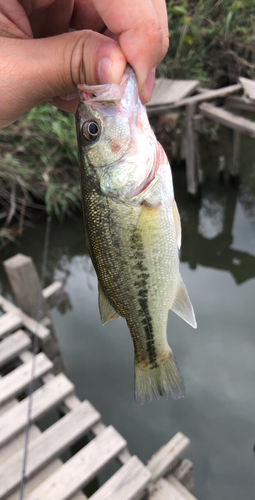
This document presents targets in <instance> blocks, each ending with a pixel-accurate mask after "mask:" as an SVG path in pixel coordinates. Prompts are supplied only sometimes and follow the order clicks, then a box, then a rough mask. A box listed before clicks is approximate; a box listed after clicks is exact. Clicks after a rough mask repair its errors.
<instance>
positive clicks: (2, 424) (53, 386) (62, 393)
mask: <svg viewBox="0 0 255 500" xmlns="http://www.w3.org/2000/svg"><path fill="white" fill-rule="evenodd" d="M73 390H74V386H73V384H72V383H71V382H70V380H68V379H67V378H66V377H65V375H63V374H62V373H60V374H59V375H57V376H56V377H54V379H52V380H51V381H50V382H48V383H47V384H45V385H44V386H43V387H40V389H37V391H35V392H34V393H33V406H32V415H31V421H32V422H34V421H35V420H36V419H38V418H39V417H42V416H43V415H44V414H45V413H46V412H47V411H49V410H51V409H52V408H53V407H55V406H57V405H58V404H59V403H60V402H61V401H62V400H63V399H64V398H65V397H67V396H68V395H69V394H70V393H71V392H72V391H73ZM27 410H28V398H26V399H24V400H23V401H21V402H20V403H19V404H17V405H15V406H14V407H13V408H11V409H10V410H9V411H7V412H5V413H4V414H3V415H2V416H1V417H0V446H2V445H3V444H4V443H6V442H7V441H9V440H10V439H12V438H13V437H14V436H15V435H16V434H18V433H19V432H21V431H22V430H23V429H25V426H26V422H27Z"/></svg>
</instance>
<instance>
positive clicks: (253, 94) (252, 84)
mask: <svg viewBox="0 0 255 500" xmlns="http://www.w3.org/2000/svg"><path fill="white" fill-rule="evenodd" d="M238 80H239V82H240V83H241V85H242V87H243V90H244V94H245V95H247V96H248V97H249V99H252V100H253V101H254V100H255V81H254V80H249V78H244V77H243V76H240V78H238Z"/></svg>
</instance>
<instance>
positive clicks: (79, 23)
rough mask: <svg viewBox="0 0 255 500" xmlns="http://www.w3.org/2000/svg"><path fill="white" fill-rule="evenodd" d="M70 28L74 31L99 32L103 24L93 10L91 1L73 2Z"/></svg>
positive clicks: (80, 0)
mask: <svg viewBox="0 0 255 500" xmlns="http://www.w3.org/2000/svg"><path fill="white" fill-rule="evenodd" d="M70 26H71V28H73V29H75V30H85V29H91V30H93V31H97V32H101V31H102V30H103V29H104V27H105V23H104V21H103V20H102V19H101V17H100V15H99V14H98V12H97V10H96V9H95V6H94V4H93V1H92V0H75V2H74V9H73V15H72V19H71V23H70Z"/></svg>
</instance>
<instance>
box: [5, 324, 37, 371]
mask: <svg viewBox="0 0 255 500" xmlns="http://www.w3.org/2000/svg"><path fill="white" fill-rule="evenodd" d="M30 345H31V340H30V338H29V336H28V335H27V334H26V333H25V332H23V330H18V331H17V332H15V333H13V334H12V335H9V336H8V337H6V338H5V339H4V340H2V342H1V343H0V367H1V366H3V365H5V364H6V363H8V362H9V361H11V360H12V359H14V358H16V357H17V356H18V355H19V354H20V353H21V352H22V351H24V350H25V349H27V348H28V347H30Z"/></svg>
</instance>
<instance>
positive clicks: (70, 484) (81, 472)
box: [26, 426, 126, 500]
mask: <svg viewBox="0 0 255 500" xmlns="http://www.w3.org/2000/svg"><path fill="white" fill-rule="evenodd" d="M125 446H126V441H125V439H123V437H122V436H120V434H119V433H118V432H117V431H116V430H115V429H114V428H113V427H112V426H109V427H107V428H106V429H105V430H104V431H103V432H102V433H101V434H99V436H97V437H96V438H95V439H93V440H92V441H91V442H90V443H89V444H88V445H87V446H85V447H84V448H83V449H82V450H80V451H79V452H78V453H76V455H74V456H73V457H72V458H71V459H70V460H68V462H66V463H65V464H64V465H63V466H62V467H61V469H59V470H58V471H57V472H56V473H55V474H53V475H52V476H51V477H50V478H49V479H48V480H46V481H44V483H43V484H42V485H41V486H39V487H38V488H36V489H35V490H34V491H33V492H32V493H31V494H30V495H29V496H28V497H27V499H26V500H39V499H40V500H41V499H43V500H52V499H53V498H54V500H68V499H69V498H71V497H72V495H74V494H75V493H76V492H77V491H78V490H79V489H81V488H83V486H85V484H87V483H88V482H89V481H90V480H91V479H93V477H94V476H95V475H96V474H98V473H99V472H100V470H101V469H102V468H103V467H104V466H105V465H106V464H107V463H109V462H110V460H112V459H113V458H114V457H116V455H117V454H118V453H119V452H120V451H121V450H122V449H123V448H125Z"/></svg>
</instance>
